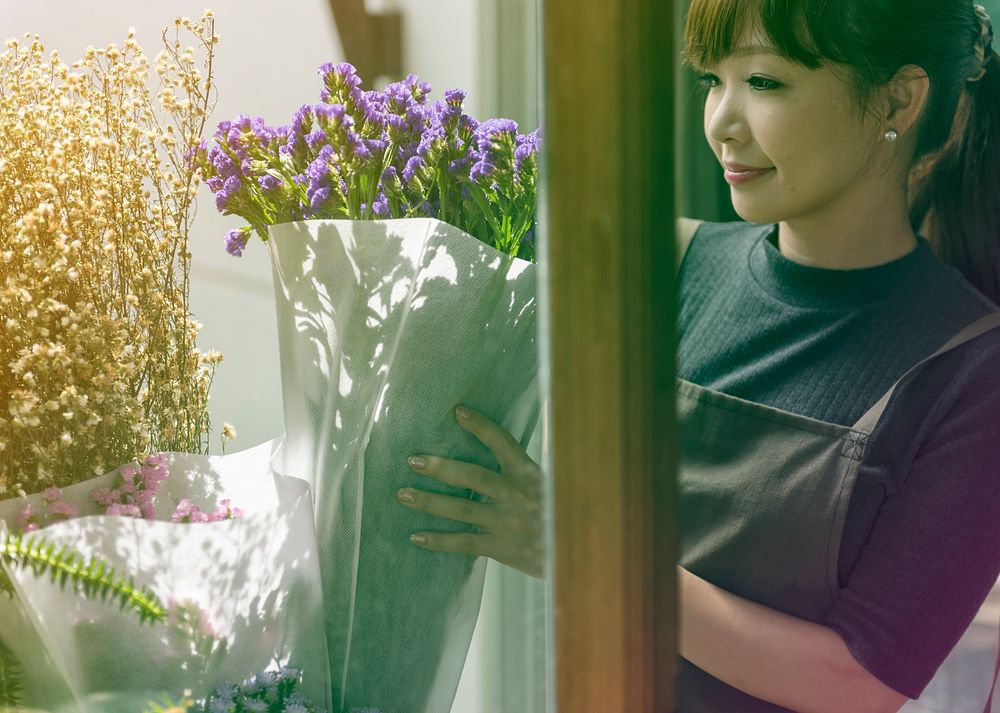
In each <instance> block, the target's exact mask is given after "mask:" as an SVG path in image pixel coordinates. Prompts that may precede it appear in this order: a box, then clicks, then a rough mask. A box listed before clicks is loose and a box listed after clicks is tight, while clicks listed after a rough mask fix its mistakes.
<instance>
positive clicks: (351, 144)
mask: <svg viewBox="0 0 1000 713" xmlns="http://www.w3.org/2000/svg"><path fill="white" fill-rule="evenodd" d="M345 139H346V141H345V142H344V145H345V148H346V149H347V159H348V160H355V161H361V162H364V161H368V160H370V159H371V157H372V152H371V149H369V148H368V144H367V143H366V142H365V141H364V139H362V138H361V137H360V136H358V134H357V133H355V132H354V131H350V130H348V131H347V132H346V134H345Z"/></svg>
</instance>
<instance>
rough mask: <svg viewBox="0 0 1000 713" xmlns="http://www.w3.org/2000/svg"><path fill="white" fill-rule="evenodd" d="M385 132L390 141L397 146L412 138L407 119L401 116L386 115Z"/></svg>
mask: <svg viewBox="0 0 1000 713" xmlns="http://www.w3.org/2000/svg"><path fill="white" fill-rule="evenodd" d="M385 132H386V135H387V136H388V137H389V140H390V141H392V142H393V143H394V144H397V145H401V144H403V143H404V142H405V141H406V140H407V139H409V138H410V126H409V124H408V123H407V122H406V119H405V117H402V116H400V115H399V114H386V115H385Z"/></svg>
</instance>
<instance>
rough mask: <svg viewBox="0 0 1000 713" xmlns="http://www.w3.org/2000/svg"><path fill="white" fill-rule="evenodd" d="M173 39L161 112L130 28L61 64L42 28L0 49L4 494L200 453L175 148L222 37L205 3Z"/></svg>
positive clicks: (189, 143)
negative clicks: (115, 41) (151, 459)
mask: <svg viewBox="0 0 1000 713" xmlns="http://www.w3.org/2000/svg"><path fill="white" fill-rule="evenodd" d="M182 28H183V29H182ZM182 32H183V34H185V36H186V37H187V36H190V37H191V38H193V40H194V42H193V44H194V47H195V49H194V50H192V51H191V52H187V51H182V50H181V49H180V47H181V43H180V36H179V35H180V34H181V33H182ZM174 34H175V37H174V38H172V39H170V40H168V38H167V34H166V31H164V34H163V41H164V47H165V49H164V51H163V52H162V53H161V56H162V60H161V59H160V57H158V58H157V62H156V70H157V78H158V81H159V83H160V88H161V90H163V91H169V93H170V95H171V96H172V97H173V99H172V100H171V101H170V102H169V106H166V107H163V106H160V103H159V102H157V101H156V99H155V97H156V96H157V94H156V92H154V91H151V90H150V88H149V87H148V86H147V83H146V82H147V77H148V76H149V72H148V67H149V61H148V60H147V59H146V57H145V56H143V54H142V51H141V49H140V48H139V45H138V44H137V43H136V41H135V32H134V30H131V29H130V30H129V34H128V39H127V40H126V41H125V42H124V43H123V44H122V45H121V46H116V45H109V46H107V47H105V48H103V49H95V48H94V47H88V48H87V49H86V51H85V52H84V55H83V58H82V59H80V60H79V61H77V62H74V63H73V64H72V65H66V64H65V63H63V62H62V60H61V59H60V58H59V56H58V54H56V53H51V54H48V55H46V53H45V49H44V47H43V46H42V43H41V40H40V39H39V38H38V36H37V35H30V34H29V35H25V36H24V38H23V40H21V41H18V40H13V39H11V40H7V41H6V42H5V47H6V51H4V52H3V53H2V54H0V156H2V157H3V158H2V159H0V307H2V315H3V320H2V322H0V363H2V364H4V369H3V370H2V371H0V444H2V450H3V454H4V455H3V458H0V493H10V492H19V491H24V490H27V491H36V490H41V489H44V488H46V487H48V486H50V485H66V484H69V483H72V482H75V481H78V480H81V479H84V478H89V477H91V476H92V475H94V474H95V473H103V472H104V471H105V470H106V468H107V467H109V466H112V465H117V464H119V463H125V462H129V461H131V460H134V459H135V458H137V457H139V456H140V455H142V454H143V453H144V452H147V451H148V450H150V449H153V450H177V451H189V452H204V451H206V450H207V448H208V437H209V418H208V388H209V386H210V384H211V376H212V370H214V366H215V365H216V364H218V363H219V361H221V358H219V359H215V358H214V357H212V358H210V357H209V355H212V354H215V353H214V352H206V353H205V354H203V355H201V356H200V358H198V357H193V356H192V353H193V351H192V350H195V337H196V335H197V332H198V328H197V326H196V325H195V323H194V322H193V320H192V317H191V314H190V310H189V307H188V290H189V283H190V252H189V250H188V230H189V228H190V224H191V216H192V210H191V209H192V202H193V198H194V195H195V187H196V185H197V182H196V176H195V171H194V170H193V169H192V168H191V167H189V165H188V160H187V156H186V153H187V152H188V151H189V150H191V149H192V148H193V147H195V146H196V145H197V144H198V142H199V141H200V139H201V136H202V132H203V129H204V126H205V121H206V117H207V114H208V112H209V111H210V109H211V99H210V97H211V95H212V84H211V78H212V59H213V55H214V46H215V44H216V42H217V37H218V35H216V34H215V31H214V21H213V19H212V15H211V14H210V13H206V14H205V15H203V16H202V18H201V20H199V21H191V20H188V21H187V22H179V23H178V25H177V29H176V30H174ZM196 53H201V54H202V55H203V59H204V61H203V65H202V67H201V69H202V70H204V71H203V72H202V71H199V70H198V69H197V68H195V67H194V64H195V54H196ZM203 77H206V78H204V79H203ZM206 368H207V369H209V374H208V375H207V376H206V374H205V370H206ZM140 394H142V395H143V396H142V398H140Z"/></svg>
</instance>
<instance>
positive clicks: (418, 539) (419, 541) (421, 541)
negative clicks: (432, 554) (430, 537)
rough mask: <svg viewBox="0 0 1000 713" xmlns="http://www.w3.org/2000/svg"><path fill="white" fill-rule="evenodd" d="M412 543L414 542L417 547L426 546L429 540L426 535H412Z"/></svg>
mask: <svg viewBox="0 0 1000 713" xmlns="http://www.w3.org/2000/svg"><path fill="white" fill-rule="evenodd" d="M410 542H412V543H413V544H415V545H426V544H427V538H426V537H425V536H424V535H421V534H420V533H417V534H415V535H410Z"/></svg>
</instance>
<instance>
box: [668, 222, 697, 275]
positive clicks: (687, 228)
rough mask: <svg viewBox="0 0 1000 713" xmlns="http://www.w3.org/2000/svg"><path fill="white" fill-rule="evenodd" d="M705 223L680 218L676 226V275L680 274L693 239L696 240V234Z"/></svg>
mask: <svg viewBox="0 0 1000 713" xmlns="http://www.w3.org/2000/svg"><path fill="white" fill-rule="evenodd" d="M703 222H704V221H701V220H693V219H691V218H678V219H677V222H676V224H675V229H674V230H675V240H676V250H675V258H676V263H675V266H674V269H675V274H677V273H680V271H681V263H682V262H684V256H685V255H686V254H687V249H688V246H689V245H691V239H692V238H694V234H695V233H696V232H698V228H700V227H701V224H702V223H703Z"/></svg>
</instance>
